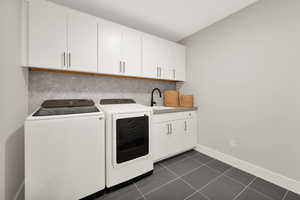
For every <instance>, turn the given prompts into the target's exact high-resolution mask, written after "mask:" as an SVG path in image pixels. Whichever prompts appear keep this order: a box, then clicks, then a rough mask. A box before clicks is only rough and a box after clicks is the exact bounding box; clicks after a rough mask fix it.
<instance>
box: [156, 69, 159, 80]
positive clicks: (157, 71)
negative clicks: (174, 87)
mask: <svg viewBox="0 0 300 200" xmlns="http://www.w3.org/2000/svg"><path fill="white" fill-rule="evenodd" d="M156 75H157V78H159V67H158V66H157V68H156Z"/></svg>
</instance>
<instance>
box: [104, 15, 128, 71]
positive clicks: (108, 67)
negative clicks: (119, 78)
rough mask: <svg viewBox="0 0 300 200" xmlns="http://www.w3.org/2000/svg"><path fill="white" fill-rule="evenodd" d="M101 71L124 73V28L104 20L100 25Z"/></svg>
mask: <svg viewBox="0 0 300 200" xmlns="http://www.w3.org/2000/svg"><path fill="white" fill-rule="evenodd" d="M98 32H99V38H100V44H99V46H100V51H99V60H100V67H99V70H98V71H99V72H100V73H106V74H122V66H121V41H122V30H121V27H120V26H119V25H117V24H113V23H110V22H107V21H105V22H103V23H102V24H101V26H100V30H99V31H98Z"/></svg>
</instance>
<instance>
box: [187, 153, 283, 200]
mask: <svg viewBox="0 0 300 200" xmlns="http://www.w3.org/2000/svg"><path fill="white" fill-rule="evenodd" d="M191 159H193V158H192V157H191ZM193 160H195V159H193ZM213 160H216V159H213ZM195 161H197V160H195ZM217 161H219V160H217ZM198 162H200V161H198ZM210 162H211V161H210ZM220 162H221V161H220ZM207 164H208V163H205V164H204V166H206V167H208V168H209V169H211V170H214V171H215V172H219V173H220V172H221V171H219V170H216V169H214V168H212V167H210V166H208V165H207ZM225 164H226V163H225ZM229 166H230V165H229ZM233 168H234V167H232V166H231V169H233ZM237 169H238V168H237ZM239 170H240V169H239ZM228 171H230V170H228ZM250 175H252V174H250ZM223 176H225V177H227V178H229V179H231V180H232V181H234V182H236V183H239V184H241V185H243V186H245V184H243V183H241V182H240V181H238V180H235V179H234V178H232V177H230V176H227V175H226V174H223ZM252 176H254V175H252ZM254 177H255V178H254V179H257V178H258V177H256V176H254ZM249 186H250V185H249ZM249 188H250V189H251V190H254V191H255V192H257V193H259V194H261V195H263V196H264V197H266V198H268V199H270V200H273V198H272V197H270V196H269V195H266V194H264V193H262V192H260V191H258V190H256V189H254V188H251V187H249ZM282 200H284V199H282Z"/></svg>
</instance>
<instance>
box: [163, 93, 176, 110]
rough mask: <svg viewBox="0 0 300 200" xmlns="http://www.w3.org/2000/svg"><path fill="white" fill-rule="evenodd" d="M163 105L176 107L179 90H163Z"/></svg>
mask: <svg viewBox="0 0 300 200" xmlns="http://www.w3.org/2000/svg"><path fill="white" fill-rule="evenodd" d="M164 106H167V107H178V106H179V92H177V91H176V90H166V91H165V92H164Z"/></svg>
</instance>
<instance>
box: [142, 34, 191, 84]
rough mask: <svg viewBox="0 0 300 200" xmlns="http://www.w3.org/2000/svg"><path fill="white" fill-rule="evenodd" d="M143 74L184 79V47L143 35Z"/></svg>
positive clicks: (167, 78) (166, 78) (170, 78)
mask: <svg viewBox="0 0 300 200" xmlns="http://www.w3.org/2000/svg"><path fill="white" fill-rule="evenodd" d="M142 58H143V75H144V77H148V78H157V79H165V80H178V81H184V80H185V47H184V46H183V45H180V44H177V43H174V42H170V41H167V40H163V39H161V38H158V37H155V36H152V35H148V34H144V35H143V56H142Z"/></svg>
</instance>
